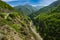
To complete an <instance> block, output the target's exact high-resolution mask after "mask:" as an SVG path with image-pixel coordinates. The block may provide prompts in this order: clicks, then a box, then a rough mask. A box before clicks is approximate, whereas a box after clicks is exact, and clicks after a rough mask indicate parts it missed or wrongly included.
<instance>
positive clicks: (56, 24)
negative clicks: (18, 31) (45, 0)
mask: <svg viewBox="0 0 60 40" xmlns="http://www.w3.org/2000/svg"><path fill="white" fill-rule="evenodd" d="M59 2H60V1H56V2H54V3H53V4H55V7H54V8H52V10H50V11H47V12H45V13H40V14H39V15H38V16H36V17H34V20H33V21H34V23H35V25H36V26H37V27H36V28H37V31H38V32H39V33H40V35H42V37H43V40H60V31H59V30H60V4H59ZM53 4H51V5H53ZM56 4H57V5H56ZM53 6H54V5H53ZM49 9H51V8H49ZM42 10H43V9H42Z"/></svg>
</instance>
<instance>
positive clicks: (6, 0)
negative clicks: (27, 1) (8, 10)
mask: <svg viewBox="0 0 60 40" xmlns="http://www.w3.org/2000/svg"><path fill="white" fill-rule="evenodd" d="M2 1H5V2H10V1H18V0H2Z"/></svg>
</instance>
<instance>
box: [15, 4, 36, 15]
mask: <svg viewBox="0 0 60 40" xmlns="http://www.w3.org/2000/svg"><path fill="white" fill-rule="evenodd" d="M14 8H15V9H16V10H18V11H22V13H23V14H25V15H29V14H31V13H33V12H35V11H37V9H36V8H35V7H33V6H31V5H29V4H25V5H20V6H16V7H14Z"/></svg>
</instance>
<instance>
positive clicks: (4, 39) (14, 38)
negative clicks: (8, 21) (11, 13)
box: [0, 25, 22, 40]
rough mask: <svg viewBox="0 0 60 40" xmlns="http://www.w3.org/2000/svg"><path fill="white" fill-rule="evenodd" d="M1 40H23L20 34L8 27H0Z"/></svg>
mask: <svg viewBox="0 0 60 40" xmlns="http://www.w3.org/2000/svg"><path fill="white" fill-rule="evenodd" d="M0 40H22V39H20V37H19V35H18V33H17V32H16V31H15V30H13V29H12V28H11V27H9V26H8V25H4V26H0Z"/></svg>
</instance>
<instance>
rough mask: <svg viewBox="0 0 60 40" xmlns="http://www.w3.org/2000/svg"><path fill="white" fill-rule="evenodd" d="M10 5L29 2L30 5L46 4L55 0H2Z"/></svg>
mask: <svg viewBox="0 0 60 40" xmlns="http://www.w3.org/2000/svg"><path fill="white" fill-rule="evenodd" d="M3 1H5V2H7V3H8V4H10V5H11V6H17V5H24V4H30V5H32V6H47V5H49V4H51V3H52V2H54V1H56V0H3Z"/></svg>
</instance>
